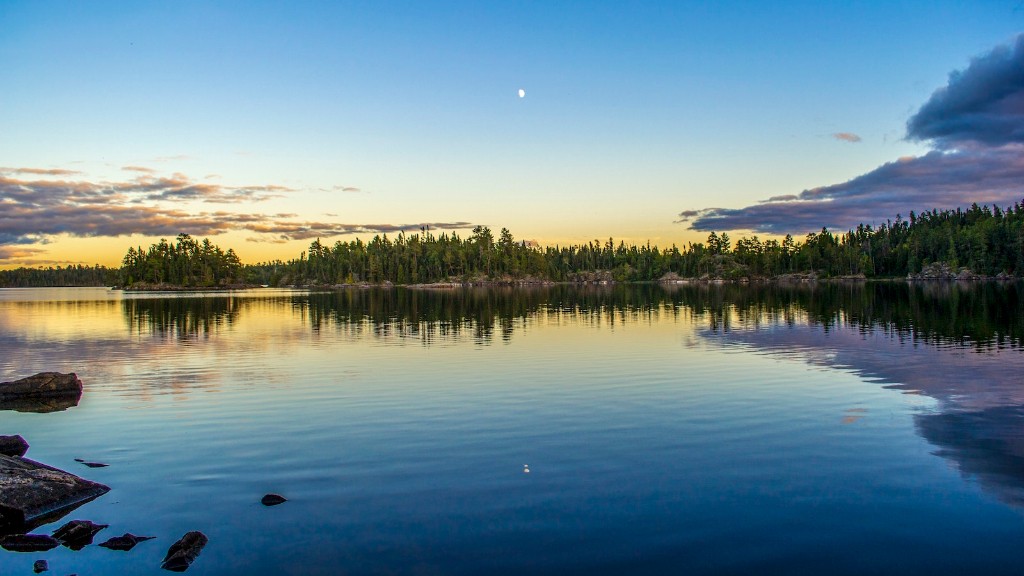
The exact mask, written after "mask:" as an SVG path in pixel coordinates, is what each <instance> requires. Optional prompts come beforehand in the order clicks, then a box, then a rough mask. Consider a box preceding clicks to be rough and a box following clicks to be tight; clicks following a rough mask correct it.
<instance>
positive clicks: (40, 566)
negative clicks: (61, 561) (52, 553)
mask: <svg viewBox="0 0 1024 576" xmlns="http://www.w3.org/2000/svg"><path fill="white" fill-rule="evenodd" d="M49 569H50V565H49V564H47V563H46V560H36V561H35V563H34V564H32V571H33V572H35V573H36V574H39V573H40V572H46V571H47V570H49Z"/></svg>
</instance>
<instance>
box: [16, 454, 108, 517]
mask: <svg viewBox="0 0 1024 576" xmlns="http://www.w3.org/2000/svg"><path fill="white" fill-rule="evenodd" d="M109 491H110V488H109V487H107V486H104V485H103V484H98V483H96V482H90V481H88V480H84V479H82V478H79V477H78V476H75V475H74V474H71V473H69V472H65V471H63V470H58V469H56V468H52V467H50V466H47V465H45V464H40V463H39V462H36V461H34V460H29V459H28V458H13V457H11V456H0V533H2V532H3V531H6V532H12V531H14V530H17V529H24V530H23V531H27V529H31V528H32V527H34V526H39V525H41V524H44V523H47V522H54V521H56V520H57V519H59V518H60V517H61V516H64V515H65V514H67V513H68V512H70V511H71V510H74V509H75V508H77V507H78V506H80V505H82V504H84V503H86V502H88V501H90V500H92V499H94V498H96V497H98V496H102V495H103V494H106V493H107V492H109Z"/></svg>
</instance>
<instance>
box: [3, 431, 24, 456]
mask: <svg viewBox="0 0 1024 576" xmlns="http://www.w3.org/2000/svg"><path fill="white" fill-rule="evenodd" d="M26 452H28V442H25V439H24V438H22V437H21V436H17V435H15V436H0V454H3V455H4V456H13V457H15V458H21V457H22V456H24V455H25V453H26Z"/></svg>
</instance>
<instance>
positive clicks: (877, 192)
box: [680, 146, 1024, 234]
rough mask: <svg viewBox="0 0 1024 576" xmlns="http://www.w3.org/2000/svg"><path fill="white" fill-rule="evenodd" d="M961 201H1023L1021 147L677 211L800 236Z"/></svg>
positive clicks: (950, 156)
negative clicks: (791, 194)
mask: <svg viewBox="0 0 1024 576" xmlns="http://www.w3.org/2000/svg"><path fill="white" fill-rule="evenodd" d="M965 198H966V199H970V200H969V201H970V202H977V203H979V204H996V205H999V206H1007V205H1012V204H1013V203H1014V202H1018V201H1020V200H1021V198H1024V147H1016V146H1014V147H1003V148H998V149H994V150H985V151H977V150H975V151H970V152H938V151H934V152H929V153H928V154H926V155H924V156H921V157H913V158H901V159H900V160H897V161H895V162H890V163H888V164H885V165H883V166H881V167H879V168H877V169H875V170H874V171H872V172H868V173H867V174H864V175H862V176H858V177H857V178H854V179H853V180H850V181H849V182H844V183H842V184H834V185H832V186H823V187H820V188H813V189H811V190H805V191H803V192H801V193H800V194H799V195H797V196H796V197H795V198H788V197H781V198H779V197H776V199H777V200H776V201H773V199H772V198H769V200H768V201H766V202H763V203H761V204H757V205H754V206H747V207H745V208H738V209H728V208H709V209H706V210H701V211H698V212H697V213H696V214H694V211H693V210H688V211H686V212H684V213H681V214H680V217H681V218H682V219H683V220H686V221H689V222H690V227H691V228H692V229H694V230H702V231H711V230H752V231H756V232H760V233H773V234H786V233H797V234H803V233H807V232H813V231H817V230H820V229H821V228H822V227H823V226H824V227H827V228H829V229H833V230H849V229H850V228H853V227H856V226H857V224H860V223H864V224H871V223H879V222H881V221H884V220H886V219H889V218H894V217H895V216H896V215H897V214H902V215H903V216H906V215H907V214H909V212H910V210H917V211H921V210H927V209H931V208H949V207H952V206H959V205H962V204H963V203H964V201H965Z"/></svg>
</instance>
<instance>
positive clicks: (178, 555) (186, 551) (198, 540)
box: [160, 530, 209, 572]
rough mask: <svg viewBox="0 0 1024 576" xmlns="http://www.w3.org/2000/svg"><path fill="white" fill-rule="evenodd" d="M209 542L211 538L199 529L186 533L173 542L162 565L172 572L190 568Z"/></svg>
mask: <svg viewBox="0 0 1024 576" xmlns="http://www.w3.org/2000/svg"><path fill="white" fill-rule="evenodd" d="M207 542H209V539H208V538H207V537H206V534H203V533H202V532H199V531H198V530H193V531H192V532H188V533H186V534H185V535H184V536H182V537H181V540H178V541H177V542H175V543H174V544H171V547H170V548H169V549H168V550H167V555H166V556H164V561H163V563H162V564H160V567H161V568H163V569H164V570H170V571H171V572H184V571H185V570H188V567H189V566H191V565H192V562H194V561H195V559H196V558H197V557H198V556H199V553H200V552H202V550H203V546H206V543H207Z"/></svg>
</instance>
